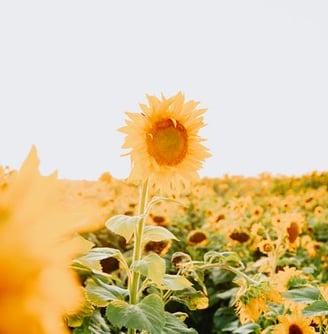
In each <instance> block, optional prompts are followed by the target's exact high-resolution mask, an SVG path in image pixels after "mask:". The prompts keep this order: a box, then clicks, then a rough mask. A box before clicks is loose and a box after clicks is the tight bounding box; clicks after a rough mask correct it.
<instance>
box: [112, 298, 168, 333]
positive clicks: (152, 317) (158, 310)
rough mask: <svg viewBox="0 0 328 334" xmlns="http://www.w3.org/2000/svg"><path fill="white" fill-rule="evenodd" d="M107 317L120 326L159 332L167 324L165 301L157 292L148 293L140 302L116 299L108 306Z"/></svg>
mask: <svg viewBox="0 0 328 334" xmlns="http://www.w3.org/2000/svg"><path fill="white" fill-rule="evenodd" d="M106 317H107V319H108V320H109V321H110V322H111V323H112V324H113V325H114V326H117V327H119V328H122V327H123V326H124V327H126V328H133V329H138V330H140V331H141V330H145V331H148V332H149V334H158V333H162V329H163V327H164V324H165V312H164V303H163V301H162V299H161V298H160V297H159V296H158V295H155V294H151V295H148V296H147V297H145V298H144V299H143V300H142V301H141V302H140V303H138V304H128V303H127V302H125V301H123V300H115V301H112V302H110V303H109V305H108V306H107V309H106Z"/></svg>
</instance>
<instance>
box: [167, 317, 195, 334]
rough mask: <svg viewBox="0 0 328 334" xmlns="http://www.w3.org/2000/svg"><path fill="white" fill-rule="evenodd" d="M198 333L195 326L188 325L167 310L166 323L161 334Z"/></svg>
mask: <svg viewBox="0 0 328 334" xmlns="http://www.w3.org/2000/svg"><path fill="white" fill-rule="evenodd" d="M176 333H179V334H197V331H196V330H194V329H193V328H188V327H187V325H186V324H185V323H184V322H182V321H181V320H179V319H178V318H177V317H175V316H174V315H173V314H171V313H169V312H165V325H164V328H163V330H162V332H161V334H176Z"/></svg>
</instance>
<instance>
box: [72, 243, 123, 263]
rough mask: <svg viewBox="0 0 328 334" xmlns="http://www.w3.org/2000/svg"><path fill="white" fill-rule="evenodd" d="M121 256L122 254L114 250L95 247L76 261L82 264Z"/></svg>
mask: <svg viewBox="0 0 328 334" xmlns="http://www.w3.org/2000/svg"><path fill="white" fill-rule="evenodd" d="M121 254H122V253H121V252H120V251H119V250H118V249H116V248H109V247H96V248H92V249H91V250H90V251H89V253H88V254H86V255H83V256H80V257H79V258H77V259H76V260H78V261H79V262H80V263H82V264H83V263H84V262H92V261H99V260H103V259H107V258H109V257H116V258H117V257H119V256H121Z"/></svg>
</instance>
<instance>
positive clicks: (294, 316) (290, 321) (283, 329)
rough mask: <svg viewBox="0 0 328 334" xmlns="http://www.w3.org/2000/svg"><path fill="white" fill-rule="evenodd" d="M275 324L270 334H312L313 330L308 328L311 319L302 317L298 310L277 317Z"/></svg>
mask: <svg viewBox="0 0 328 334" xmlns="http://www.w3.org/2000/svg"><path fill="white" fill-rule="evenodd" d="M278 320H279V324H277V325H276V326H275V327H274V329H273V331H272V334H313V333H315V331H314V328H313V327H311V326H310V324H311V319H310V318H305V317H304V316H303V315H302V312H301V309H300V308H295V309H294V310H293V312H292V313H291V314H286V315H280V316H278Z"/></svg>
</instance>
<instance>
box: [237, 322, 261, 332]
mask: <svg viewBox="0 0 328 334" xmlns="http://www.w3.org/2000/svg"><path fill="white" fill-rule="evenodd" d="M232 333H233V334H250V333H252V334H259V333H261V326H260V325H259V324H256V323H253V324H246V325H244V326H241V327H239V328H237V329H235V330H234V331H233V332H232Z"/></svg>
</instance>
